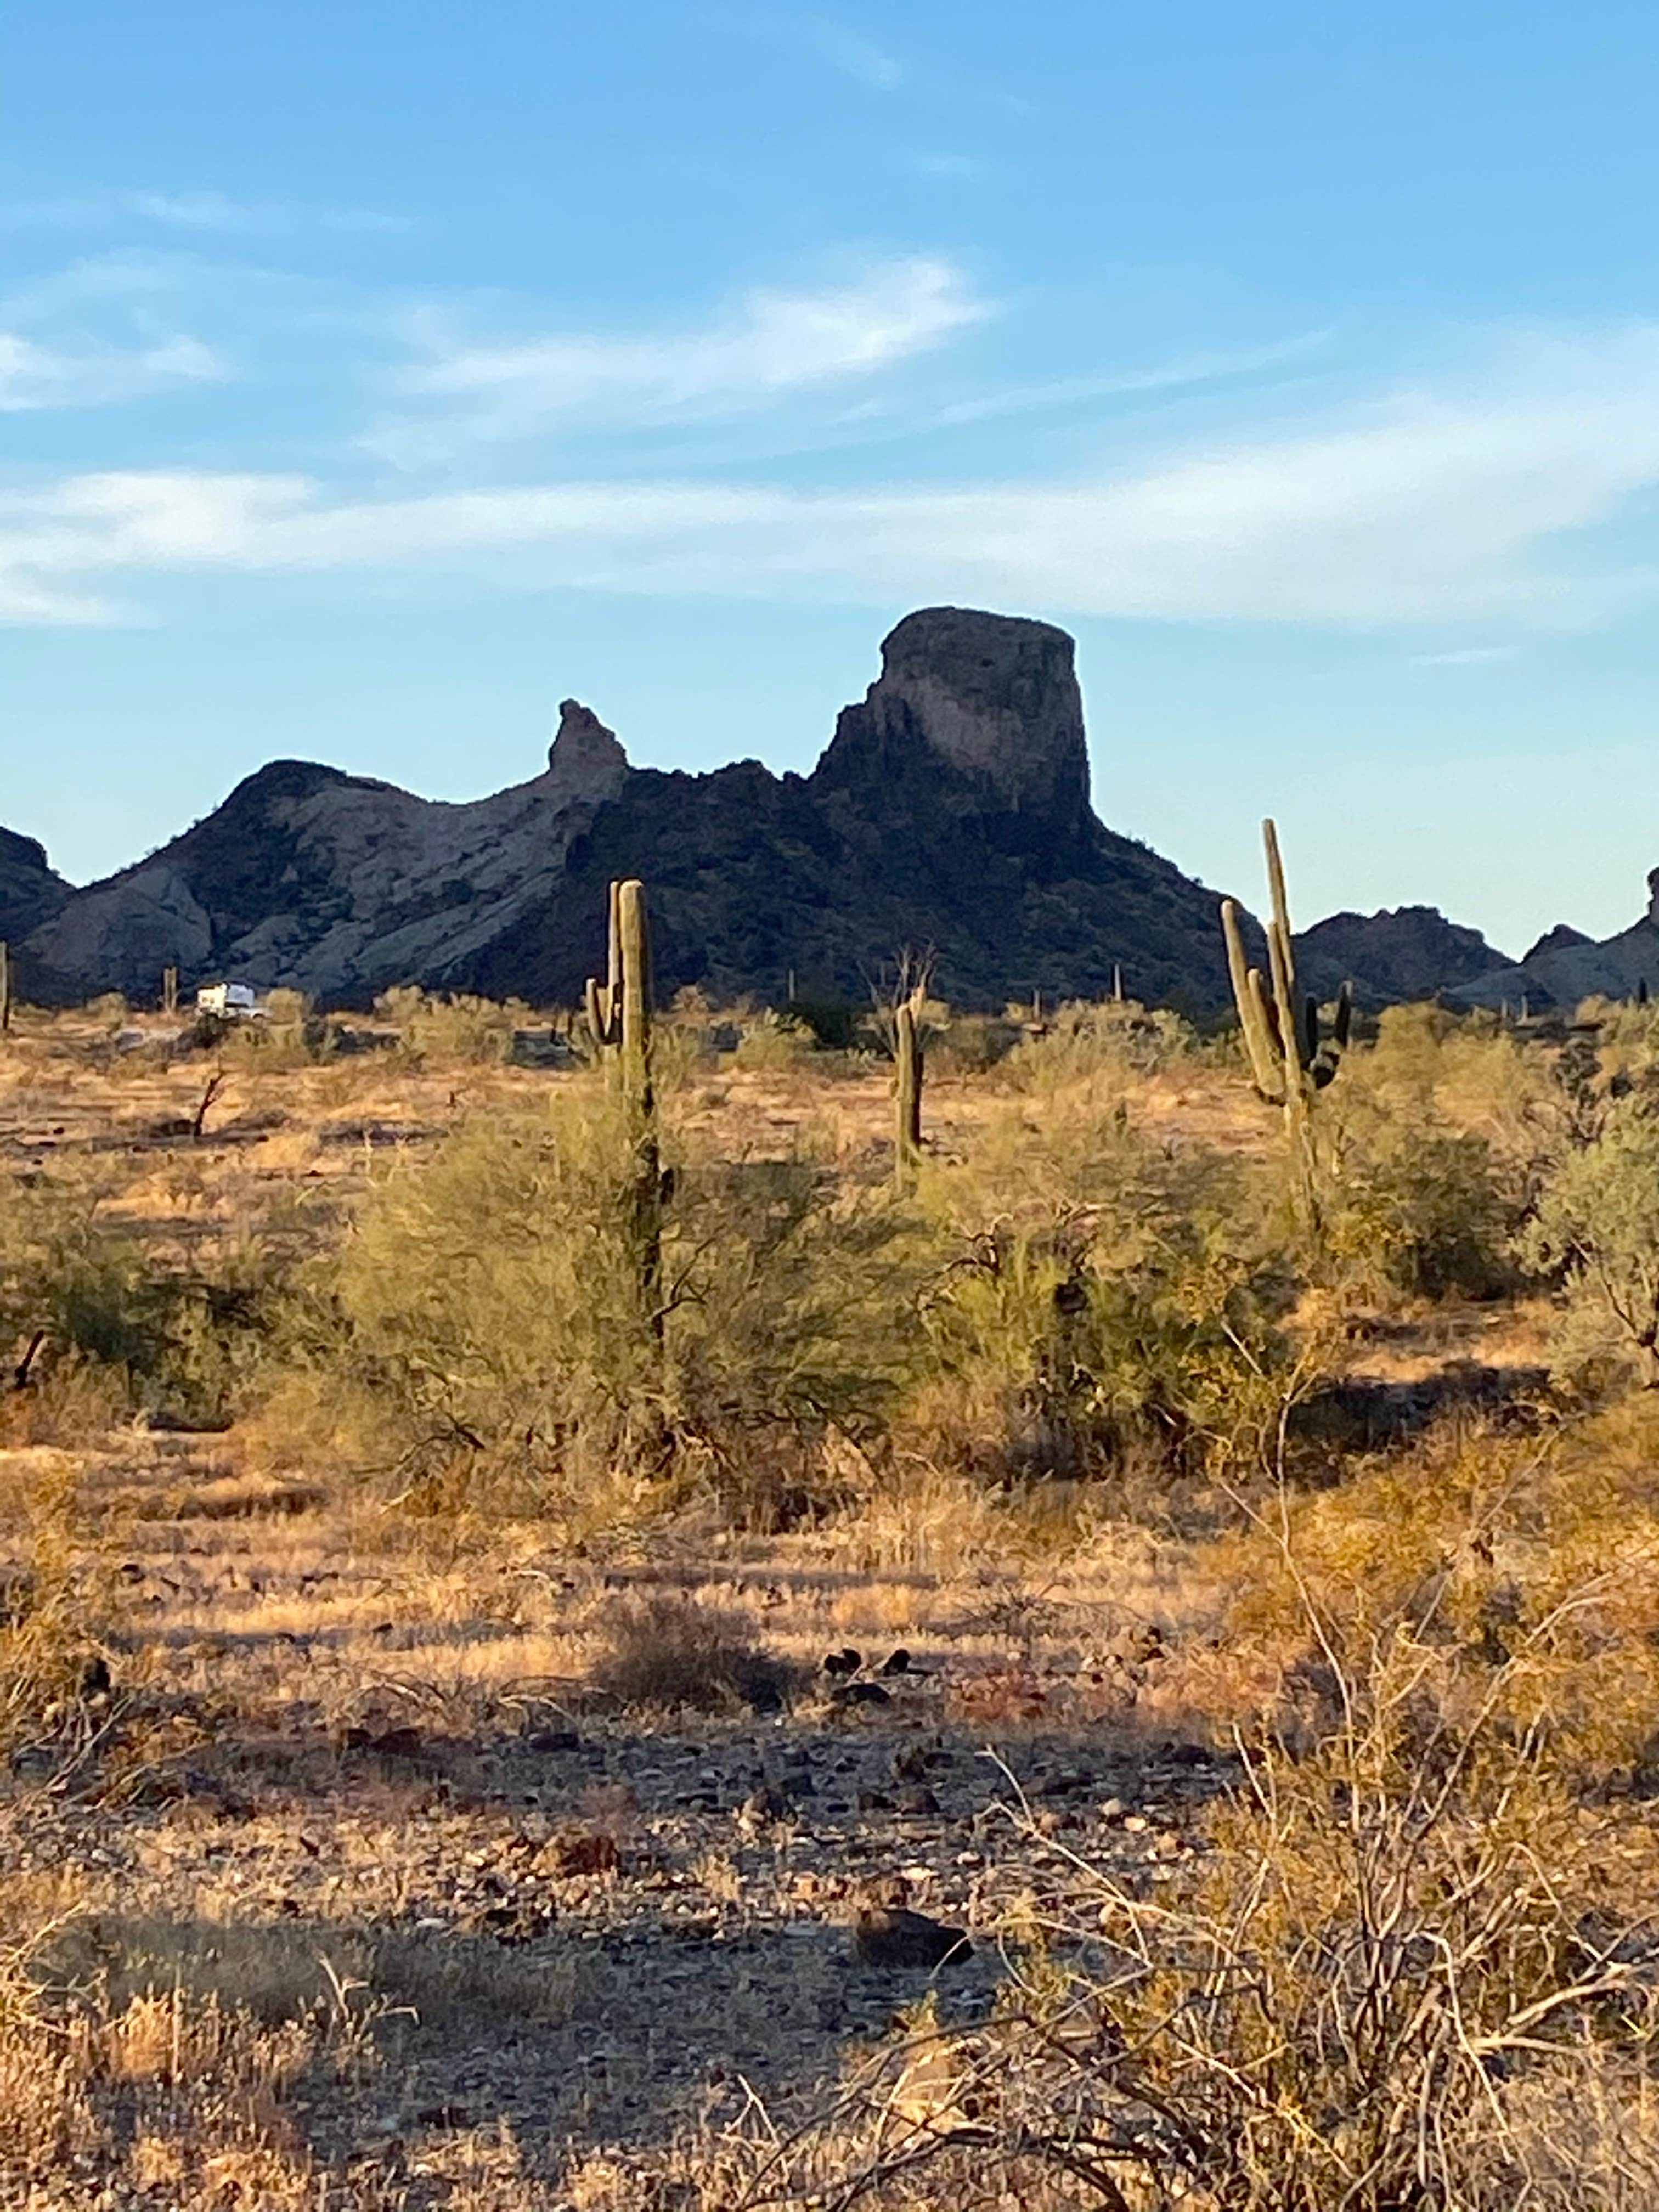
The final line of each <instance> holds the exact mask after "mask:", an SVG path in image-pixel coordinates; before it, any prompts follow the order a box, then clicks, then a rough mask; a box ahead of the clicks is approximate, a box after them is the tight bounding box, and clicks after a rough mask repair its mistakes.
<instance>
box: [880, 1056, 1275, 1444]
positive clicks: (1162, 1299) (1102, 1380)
mask: <svg viewBox="0 0 1659 2212" xmlns="http://www.w3.org/2000/svg"><path fill="white" fill-rule="evenodd" d="M924 1202H925V1203H926V1204H927V1205H928V1206H929V1207H930V1208H931V1209H932V1211H933V1215H934V1218H935V1220H936V1223H937V1225H938V1227H939V1231H940V1234H941V1237H942V1240H943V1248H944V1249H943V1257H944V1261H945V1264H944V1265H943V1266H942V1267H940V1268H939V1272H938V1273H937V1274H936V1275H935V1278H934V1280H933V1285H932V1288H931V1290H930V1292H929V1296H928V1299H927V1309H926V1315H927V1329H928V1336H929V1341H930V1345H931V1347H932V1350H933V1360H934V1374H935V1377H936V1383H937V1386H938V1387H937V1388H936V1389H935V1392H934V1394H933V1416H934V1419H935V1421H936V1422H937V1424H938V1425H939V1429H940V1436H939V1445H938V1446H937V1447H936V1449H948V1444H947V1442H946V1439H947V1437H949V1436H950V1435H951V1434H954V1435H955V1436H957V1437H959V1438H974V1439H977V1440H978V1449H980V1450H981V1452H984V1453H986V1454H987V1455H988V1457H989V1460H990V1462H991V1463H992V1464H994V1465H999V1464H1000V1467H1001V1468H1002V1469H1003V1470H1004V1471H1005V1472H1006V1473H1010V1474H1021V1473H1025V1474H1089V1473H1094V1472H1099V1471H1101V1470H1102V1469H1103V1468H1109V1467H1111V1466H1113V1465H1115V1464H1121V1463H1122V1462H1124V1461H1125V1460H1126V1459H1129V1458H1133V1457H1135V1456H1136V1455H1139V1456H1143V1457H1151V1458H1152V1459H1153V1460H1155V1461H1156V1462H1159V1463H1161V1464H1162V1465H1163V1466H1164V1467H1165V1468H1169V1469H1178V1470H1183V1471H1188V1472H1196V1471H1208V1472H1211V1473H1218V1472H1220V1471H1222V1470H1223V1469H1224V1468H1225V1469H1231V1470H1232V1471H1234V1472H1235V1473H1236V1472H1237V1471H1238V1470H1239V1469H1240V1468H1243V1467H1246V1466H1249V1465H1251V1464H1254V1463H1256V1462H1259V1460H1260V1458H1261V1453H1262V1452H1263V1450H1264V1449H1266V1445H1267V1438H1268V1437H1269V1436H1270V1434H1271V1432H1272V1431H1273V1427H1274V1425H1275V1422H1276V1419H1277V1417H1278V1413H1279V1407H1280V1405H1281V1403H1282V1401H1283V1394H1284V1393H1285V1390H1286V1389H1291V1388H1293V1387H1294V1384H1293V1382H1292V1368H1293V1364H1294V1363H1293V1359H1292V1357H1291V1352H1290V1350H1289V1347H1288V1345H1287V1343H1286V1341H1285V1338H1284V1336H1283V1334H1282V1332H1281V1330H1280V1328H1279V1316H1280V1315H1281V1314H1282V1311H1283V1308H1284V1304H1285V1296H1286V1291H1287V1282H1286V1279H1285V1274H1284V1272H1283V1267H1282V1262H1281V1261H1280V1259H1279V1255H1277V1254H1276V1253H1275V1252H1274V1251H1273V1248H1272V1246H1271V1243H1269V1241H1268V1240H1267V1237H1266V1235H1265V1233H1264V1231H1263V1229H1262V1227H1261V1220H1260V1218H1259V1213H1258V1210H1257V1207H1256V1206H1255V1201H1254V1199H1253V1196H1252V1194H1251V1192H1250V1190H1249V1186H1248V1183H1247V1182H1245V1180H1244V1179H1243V1177H1241V1176H1239V1175H1238V1174H1237V1172H1236V1171H1235V1170H1233V1169H1232V1168H1231V1166H1230V1165H1229V1164H1228V1163H1226V1162H1225V1161H1223V1160H1222V1159H1220V1158H1218V1156H1216V1155H1214V1154H1212V1153H1210V1152H1206V1151H1205V1150H1204V1149H1203V1148H1201V1147H1197V1146H1194V1147H1191V1148H1187V1149H1184V1150H1182V1152H1179V1153H1172V1152H1169V1151H1166V1150H1164V1148H1162V1147H1159V1146H1156V1145H1154V1144H1152V1143H1151V1142H1149V1141H1148V1140H1147V1139H1146V1138H1144V1137H1143V1136H1141V1135H1140V1134H1139V1133H1138V1132H1137V1131H1136V1130H1135V1128H1134V1127H1133V1125H1132V1123H1131V1122H1130V1121H1129V1120H1128V1118H1127V1114H1125V1113H1123V1112H1122V1111H1121V1110H1119V1111H1115V1112H1113V1113H1110V1114H1108V1115H1101V1114H1100V1113H1098V1112H1097V1110H1095V1109H1094V1107H1093V1105H1092V1102H1091V1099H1090V1098H1089V1097H1087V1095H1086V1094H1085V1096H1084V1097H1082V1098H1076V1097H1074V1098H1073V1099H1072V1100H1071V1101H1070V1102H1069V1103H1066V1104H1065V1105H1062V1104H1061V1103H1060V1102H1059V1101H1057V1100H1052V1099H1051V1100H1050V1101H1049V1102H1048V1110H1047V1111H1045V1112H1044V1113H1043V1114H1042V1115H1041V1117H1038V1116H1037V1115H1034V1114H1031V1113H1030V1112H1028V1111H1027V1110H1025V1109H1021V1108H1016V1109H1012V1111H1011V1112H1009V1113H1008V1114H1006V1115H1005V1116H1004V1117H1003V1118H1002V1120H1001V1121H998V1122H996V1123H994V1124H992V1125H991V1126H989V1127H987V1128H986V1129H985V1130H984V1132H983V1133H982V1134H981V1144H980V1146H979V1149H978V1152H977V1153H976V1156H975V1159H974V1161H973V1162H972V1163H971V1164H968V1165H965V1166H963V1167H958V1168H952V1169H950V1170H945V1171H941V1172H939V1173H938V1174H937V1175H936V1176H933V1178H932V1179H931V1180H930V1182H929V1183H928V1185H927V1190H926V1193H925V1199H924ZM970 1449H973V1447H972V1446H970Z"/></svg>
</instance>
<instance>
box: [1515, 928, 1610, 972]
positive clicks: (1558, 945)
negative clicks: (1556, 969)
mask: <svg viewBox="0 0 1659 2212" xmlns="http://www.w3.org/2000/svg"><path fill="white" fill-rule="evenodd" d="M1594 944H1595V939H1594V938H1593V937H1590V936H1589V935H1587V934H1586V933H1585V932H1584V931H1583V930H1582V929H1575V928H1574V927H1573V926H1572V924H1571V922H1570V921H1558V922H1557V923H1556V925H1555V927H1554V928H1553V929H1547V930H1546V931H1545V932H1544V934H1543V935H1542V936H1541V938H1540V939H1538V941H1537V943H1536V944H1534V945H1528V948H1527V950H1526V951H1524V952H1523V953H1522V955H1521V958H1520V961H1519V963H1518V965H1519V966H1521V967H1522V968H1524V967H1525V966H1526V964H1527V963H1528V961H1529V960H1536V959H1537V957H1538V956H1539V954H1540V953H1541V952H1571V951H1572V950H1573V949H1574V947H1575V946H1577V945H1594Z"/></svg>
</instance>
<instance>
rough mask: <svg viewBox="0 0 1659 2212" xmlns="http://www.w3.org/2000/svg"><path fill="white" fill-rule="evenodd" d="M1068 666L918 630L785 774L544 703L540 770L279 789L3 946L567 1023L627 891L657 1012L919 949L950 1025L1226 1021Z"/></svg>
mask: <svg viewBox="0 0 1659 2212" xmlns="http://www.w3.org/2000/svg"><path fill="white" fill-rule="evenodd" d="M1088 793H1089V761H1088V750H1087V745H1086V742H1085V733H1084V726H1083V712H1082V702H1081V699H1080V696H1079V691H1078V684H1077V677H1076V672H1075V670H1074V666H1073V641H1072V640H1071V638H1070V637H1068V636H1067V635H1066V633H1065V632H1064V631H1063V630H1060V629H1054V628H1053V627H1052V626H1051V625H1049V624H1048V623H1041V622H1032V621H1027V620H1024V619H1019V618H1016V617H1009V616H1001V615H994V614H987V613H980V612H975V611H967V610H963V609H959V608H951V607H933V608H927V609H924V610H922V611H920V612H918V613H915V614H913V615H909V616H908V617H906V618H905V619H904V621H902V623H899V625H898V627H897V628H896V629H895V630H894V631H893V632H892V634H891V635H890V637H889V638H888V639H887V640H886V641H885V643H884V647H883V648H882V669H881V673H880V675H879V677H878V679H877V680H876V682H875V683H874V684H872V685H871V687H870V689H869V690H868V691H867V693H866V696H865V697H864V699H863V701H862V702H860V703H859V704H857V705H854V706H851V707H848V708H846V709H845V711H844V712H843V713H842V715H841V717H840V720H839V721H838V723H837V726H836V733H835V737H834V739H833V741H832V742H831V743H830V744H829V747H828V748H827V749H826V750H825V751H824V753H823V757H821V759H820V760H819V762H818V763H817V767H816V768H815V769H814V770H813V771H812V773H811V775H807V776H799V775H783V776H776V775H772V774H771V773H770V772H769V770H767V769H765V768H763V767H762V766H761V765H760V764H759V763H757V762H755V761H742V762H738V763H736V764H735V765H733V766H732V767H729V768H725V769H719V770H717V771H715V772H714V773H713V774H710V775H680V774H668V773H665V772H662V771H659V770H655V769H634V768H631V767H630V766H629V763H628V760H627V757H626V756H625V754H624V753H623V749H622V746H621V745H620V744H618V743H617V739H616V738H615V737H614V736H613V735H612V733H611V732H610V731H609V730H608V729H606V728H605V726H604V724H603V723H601V722H600V721H599V719H598V717H597V716H596V715H594V714H592V712H591V711H590V710H589V709H588V708H586V707H582V706H580V705H578V704H577V703H576V702H574V701H567V702H566V703H565V705H564V707H563V708H562V710H561V719H560V723H559V730H558V734H557V736H556V738H555V739H554V742H553V745H552V749H551V750H550V754H549V757H548V765H547V768H546V769H545V770H544V772H543V774H541V775H538V776H536V777H535V778H533V779H532V781H529V782H526V783H523V784H519V785H517V786H514V787H513V788H511V789H509V790H507V791H503V792H499V793H496V794H495V796H493V797H491V798H488V799H478V800H476V801H472V802H471V803H468V804H465V805H446V804H441V803H439V802H436V801H434V800H430V799H420V798H417V797H416V796H415V795H414V794H413V793H409V792H406V791H401V790H399V789H398V788H397V787H395V786H393V785H391V784H386V783H380V782H376V781H370V780H369V779H367V778H364V777H361V776H351V775H343V774H342V773H341V772H340V771H339V770H337V769H330V768H325V767H321V766H319V765H316V764H314V763H306V762H300V761H278V762H274V763H271V764H270V766H269V767H266V768H264V769H260V770H259V771H258V774H257V775H252V776H250V777H249V778H247V780H246V781H245V782H243V783H241V784H239V785H238V786H237V787H236V789H235V790H234V791H233V792H232V793H231V794H230V796H229V797H228V799H226V800H225V802H224V804H223V805H222V806H220V807H219V808H217V809H216V811H214V812H213V813H212V814H210V815H209V816H207V817H205V819H204V820H203V821H201V822H198V823H196V824H195V826H194V827H193V828H191V829H188V830H186V831H185V834H184V835H183V836H180V837H178V838H176V839H174V841H173V842H172V843H171V844H170V845H167V846H165V847H163V848H161V851H159V852H157V853H155V854H152V855H151V856H150V857H149V859H148V860H143V861H141V862H139V863H138V864H137V866H134V867H131V868H128V869H125V870H124V871H122V872H121V873H120V874H118V875H116V876H112V877H111V878H109V879H108V880H107V881H106V882H104V883H101V884H93V885H91V886H89V887H88V889H86V890H82V891H77V892H76V893H74V894H73V895H72V896H66V897H65V898H64V899H63V900H62V901H60V902H58V906H57V908H56V909H55V910H51V911H48V912H47V913H46V918H45V919H44V921H41V922H40V925H39V926H38V927H35V928H34V929H33V932H32V933H30V934H29V935H28V936H27V939H26V940H25V942H24V945H23V947H22V958H21V969H22V972H21V981H22V984H23V987H24V988H25V989H26V990H27V991H29V992H30V993H31V994H33V995H35V996H37V997H40V998H42V999H44V1000H55V1001H64V1000H75V999H80V998H84V997H85V996H87V995H88V994H89V993H92V992H94V991H98V990H106V989H120V990H125V991H126V992H128V993H129V994H132V995H134V996H135V997H146V996H149V995H150V994H154V992H155V989H156V987H157V981H158V979H159V976H160V974H161V969H162V968H163V967H164V966H167V965H168V964H176V965H177V966H178V968H179V970H180V978H181V981H182V982H183V983H184V984H185V986H186V987H188V986H191V985H193V984H195V983H197V982H199V981H204V980H207V979H209V978H211V977H219V976H228V977H232V978H234V979H236V980H240V981H248V982H251V983H254V984H256V985H259V986H264V987H269V986H271V985H274V984H286V985H291V986H295V987H298V988H300V989H302V990H305V991H308V992H310V993H312V994H313V995H315V996H316V997H318V998H319V999H321V1000H325V1001H327V1002H329V1003H333V1004H353V1003H356V1004H362V1003H364V1002H366V1001H367V1000H368V999H370V998H372V997H373V995H374V994H375V993H376V992H377V991H380V990H381V989H384V988H385V987H387V986H388V985H391V984H394V983H400V982H407V981H414V982H420V983H422V984H425V985H426V986H428V987H433V988H439V989H449V990H455V989H468V990H481V991H487V992H489V993H490V994H494V995H498V996H500V995H507V994H514V995H518V996H520V997H526V998H529V999H531V1000H536V1001H538V1002H541V1003H558V1004H566V1005H568V1004H572V1003H574V1001H575V1000H577V999H578V998H579V996H580V988H581V983H582V979H583V978H584V976H585V975H587V974H589V973H590V972H592V970H594V969H595V968H596V967H598V966H599V964H600V963H601V961H602V957H603V944H602V938H603V932H604V927H605V907H606V897H605V887H606V884H608V882H609V880H610V878H611V877H612V876H616V875H622V874H635V875H639V876H641V877H642V878H644V879H645V881H646V883H647V885H648V887H649V895H650V900H651V906H652V911H653V934H654V940H655V948H656V958H657V984H658V989H659V994H661V995H663V996H667V995H669V994H671V993H672V992H673V991H675V990H676V989H678V987H681V986H682V985H685V984H693V983H695V984H698V985H700V986H702V987H703V988H704V989H705V990H707V991H708V993H709V994H710V995H711V996H712V997H714V998H716V999H722V1000H726V999H730V998H731V997H732V996H734V995H736V994H739V993H743V992H751V993H754V994H757V995H758V996H761V997H763V998H765V999H769V1000H774V1001H776V1000H780V999H781V998H782V997H783V996H784V994H785V993H786V991H787V988H788V987H789V981H790V979H791V978H792V977H793V984H794V988H795V990H796V992H797V994H799V995H800V996H802V997H808V996H811V995H815V994H822V995H846V996H850V997H853V998H855V999H858V1000H864V999H866V997H867V994H868V991H869V987H870V983H871V981H872V978H874V977H876V976H877V975H878V974H879V972H880V970H881V969H882V968H883V966H884V964H885V963H889V962H890V961H891V959H892V958H893V957H894V955H895V954H896V953H897V952H899V951H902V950H906V949H908V950H911V951H916V952H928V951H931V952H932V953H933V955H934V957H935V958H936V961H937V969H936V973H937V987H938V988H939V989H940V990H941V991H942V992H943V993H944V994H945V996H946V997H948V998H949V999H951V1000H952V1001H953V1002H954V1003H956V1004H957V1005H961V1006H1000V1005H1001V1004H1002V1003H1003V1001H1004V1000H1006V998H1008V997H1010V996H1015V995H1018V996H1021V997H1025V996H1029V995H1030V993H1031V992H1032V991H1033V990H1034V989H1036V990H1041V991H1042V993H1043V994H1045V996H1048V997H1051V998H1059V997H1065V996H1074V995H1076V996H1099V995H1102V994H1104V993H1105V992H1107V991H1108V990H1109V989H1110V987H1111V984H1112V980H1113V974H1114V969H1115V968H1121V970H1122V974H1123V977H1124V981H1125V984H1126V987H1127V988H1128V989H1129V990H1130V991H1132V992H1133V993H1134V994H1137V995H1139V996H1141V997H1144V998H1146V999H1147V1000H1158V1001H1164V1002H1168V1001H1171V1000H1173V1001H1175V1002H1176V1003H1182V1002H1185V1003H1187V1004H1189V1005H1193V1006H1218V1005H1219V1004H1221V1003H1223V1002H1224V1000H1225V997H1226V994H1227V985H1226V976H1225V962H1224V959H1223V956H1222V951H1221V944H1220V936H1219V932H1218V927H1217V921H1216V897H1215V895H1214V894H1213V893H1212V892H1210V891H1207V890H1205V889H1204V888H1203V887H1202V886H1201V885H1200V884H1196V883H1194V882H1193V881H1192V879H1191V878H1188V877H1186V876H1183V875H1182V873H1181V872H1180V871H1179V870H1178V869H1177V868H1176V867H1175V866H1173V865H1172V864H1171V863H1170V862H1169V861H1167V860H1161V859H1160V858H1159V857H1158V855H1157V854H1155V853H1152V851H1150V850H1149V849H1148V848H1146V846H1144V845H1141V844H1138V843H1136V842H1133V841H1131V840H1130V839H1128V838H1126V837H1121V836H1117V835H1116V834H1115V832H1113V831H1112V830H1110V829H1107V828H1106V827H1105V826H1104V825H1103V823H1101V822H1100V821H1099V820H1098V819H1097V817H1096V816H1095V815H1094V813H1093V812H1092V811H1091V807H1090V804H1089V796H1088Z"/></svg>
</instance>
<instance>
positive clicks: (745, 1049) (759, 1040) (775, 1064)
mask: <svg viewBox="0 0 1659 2212" xmlns="http://www.w3.org/2000/svg"><path fill="white" fill-rule="evenodd" d="M816 1051H817V1038H816V1037H815V1036H814V1035H813V1033H812V1030H811V1029H810V1028H809V1027H808V1025H807V1024H806V1023H805V1021H804V1020H798V1019H797V1018H795V1016H794V1015H793V1014H787V1013H785V1014H780V1013H776V1012H774V1011H773V1009H772V1008H771V1007H769V1006H768V1007H764V1008H763V1009H762V1011H761V1012H759V1013H757V1014H751V1015H750V1016H748V1017H747V1018H745V1019H744V1023H743V1026H742V1034H741V1035H740V1036H739V1037H738V1042H737V1047H736V1049H735V1050H734V1051H733V1052H732V1066H733V1067H741V1068H744V1069H747V1070H750V1071H752V1072H754V1073H761V1074H772V1073H783V1072H785V1071H786V1070H787V1069H790V1068H794V1067H800V1066H804V1065H805V1062H806V1061H807V1060H810V1059H811V1055H812V1054H813V1053H814V1052H816Z"/></svg>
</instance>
